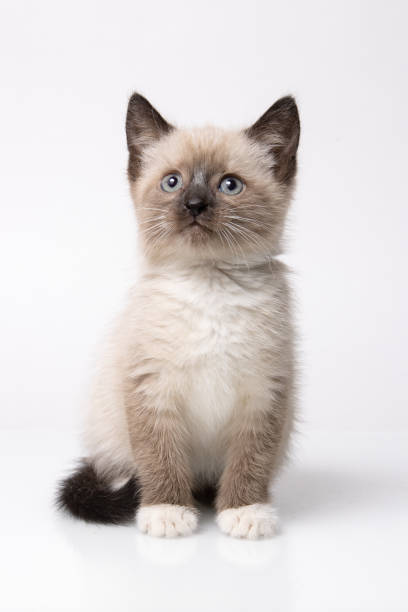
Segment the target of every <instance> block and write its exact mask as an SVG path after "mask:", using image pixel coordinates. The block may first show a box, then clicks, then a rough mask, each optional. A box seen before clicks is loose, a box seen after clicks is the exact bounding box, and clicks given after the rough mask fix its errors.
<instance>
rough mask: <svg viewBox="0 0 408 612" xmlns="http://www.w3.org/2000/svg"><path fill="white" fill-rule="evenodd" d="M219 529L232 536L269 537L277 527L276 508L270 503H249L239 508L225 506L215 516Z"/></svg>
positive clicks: (252, 538) (253, 538) (251, 538)
mask: <svg viewBox="0 0 408 612" xmlns="http://www.w3.org/2000/svg"><path fill="white" fill-rule="evenodd" d="M217 523H218V526H219V528H220V529H221V531H223V532H224V533H226V534H228V535H230V536H233V537H234V538H248V539H250V540H255V539H256V538H261V537H266V538H270V537H271V536H273V535H275V534H276V532H277V527H278V517H277V514H276V510H275V509H274V508H273V506H271V505H270V504H251V505H250V506H241V507H240V508H227V509H226V510H222V512H220V513H219V515H218V516H217Z"/></svg>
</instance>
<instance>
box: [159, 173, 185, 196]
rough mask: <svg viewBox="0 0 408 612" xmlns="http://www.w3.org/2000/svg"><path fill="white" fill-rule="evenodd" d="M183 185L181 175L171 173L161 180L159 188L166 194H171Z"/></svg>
mask: <svg viewBox="0 0 408 612" xmlns="http://www.w3.org/2000/svg"><path fill="white" fill-rule="evenodd" d="M182 185H183V179H182V178H181V174H178V173H177V172H173V174H166V176H165V177H164V178H162V180H161V183H160V186H161V188H162V189H163V191H167V193H172V192H173V191H177V190H178V189H180V188H181V186H182Z"/></svg>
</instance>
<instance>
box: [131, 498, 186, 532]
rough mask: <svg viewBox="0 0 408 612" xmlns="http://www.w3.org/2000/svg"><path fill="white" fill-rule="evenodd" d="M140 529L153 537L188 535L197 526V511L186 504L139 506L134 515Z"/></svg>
mask: <svg viewBox="0 0 408 612" xmlns="http://www.w3.org/2000/svg"><path fill="white" fill-rule="evenodd" d="M136 521H137V526H138V527H139V529H140V531H142V532H143V533H147V534H148V535H151V536H155V537H166V538H174V537H176V536H180V535H190V534H191V533H193V531H194V530H195V529H196V527H197V512H196V511H195V510H194V509H193V508H187V507H186V506H175V505H173V504H158V505H153V506H141V507H140V509H139V511H138V513H137V517H136Z"/></svg>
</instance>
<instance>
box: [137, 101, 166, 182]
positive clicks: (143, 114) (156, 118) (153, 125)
mask: <svg viewBox="0 0 408 612" xmlns="http://www.w3.org/2000/svg"><path fill="white" fill-rule="evenodd" d="M173 129H174V128H173V126H172V125H170V124H169V123H167V121H166V120H165V119H163V117H162V116H161V115H160V113H158V112H157V110H156V109H155V108H153V106H152V105H151V104H150V102H149V101H148V100H146V98H144V97H143V96H141V95H140V94H138V93H134V94H133V95H132V97H131V98H130V100H129V105H128V110H127V115H126V138H127V144H128V149H129V166H128V175H129V178H130V180H131V181H135V180H136V178H137V175H138V173H139V169H140V163H141V157H142V153H143V149H144V148H145V147H147V146H148V145H150V144H152V143H153V142H154V141H156V140H159V138H161V137H162V136H164V135H165V134H168V133H169V132H171V130H173Z"/></svg>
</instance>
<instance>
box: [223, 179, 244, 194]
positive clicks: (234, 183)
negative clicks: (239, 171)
mask: <svg viewBox="0 0 408 612" xmlns="http://www.w3.org/2000/svg"><path fill="white" fill-rule="evenodd" d="M243 188H244V183H243V182H242V181H241V180H240V179H239V178H237V177H236V176H224V178H223V179H222V181H221V183H220V186H219V190H220V191H222V193H225V194H227V195H238V194H239V193H241V191H242V190H243Z"/></svg>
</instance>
